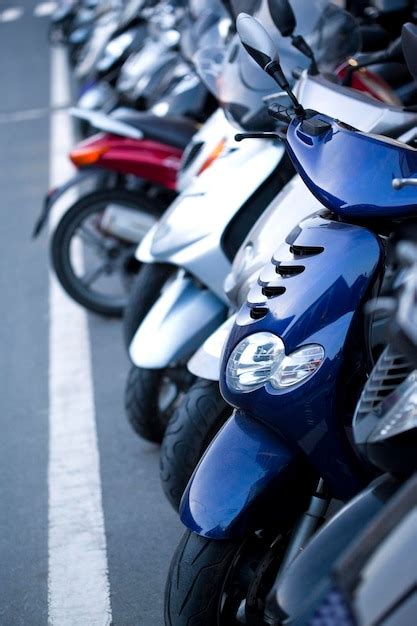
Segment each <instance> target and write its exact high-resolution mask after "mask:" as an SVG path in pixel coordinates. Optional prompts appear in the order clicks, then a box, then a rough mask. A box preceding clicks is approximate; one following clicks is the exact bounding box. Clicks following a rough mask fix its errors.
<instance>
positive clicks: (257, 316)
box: [250, 307, 268, 320]
mask: <svg viewBox="0 0 417 626" xmlns="http://www.w3.org/2000/svg"><path fill="white" fill-rule="evenodd" d="M267 313H268V309H267V308H266V307H257V308H256V309H251V310H250V316H251V318H252V319H253V320H261V319H262V318H263V317H265V315H266V314H267Z"/></svg>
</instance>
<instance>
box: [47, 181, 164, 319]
mask: <svg viewBox="0 0 417 626" xmlns="http://www.w3.org/2000/svg"><path fill="white" fill-rule="evenodd" d="M108 208H109V210H111V211H113V212H116V214H117V212H118V214H119V215H123V216H124V217H125V218H126V217H127V216H131V217H129V221H130V223H131V224H133V225H134V238H135V239H134V241H133V240H132V238H131V239H128V238H127V236H123V235H115V234H114V233H112V232H110V231H109V228H108V226H106V225H105V219H104V217H105V214H106V213H105V212H106V210H107V209H108ZM113 214H114V213H113ZM157 217H158V215H157V212H156V210H155V206H154V205H153V204H152V203H151V202H150V201H149V200H148V199H147V198H146V197H145V196H143V194H141V193H136V192H132V191H128V190H125V189H109V190H106V191H95V192H93V193H90V194H88V195H86V196H84V197H82V198H80V199H79V200H78V201H77V202H75V204H74V205H73V206H72V207H71V208H69V209H68V210H67V211H66V212H65V213H64V215H63V217H62V218H61V220H60V221H59V223H58V225H57V227H56V229H55V231H54V233H53V236H52V241H51V259H52V265H53V267H54V270H55V273H56V275H57V278H58V280H59V281H60V283H61V285H62V287H63V288H64V289H65V291H66V292H67V293H68V295H70V296H71V297H72V298H73V299H74V300H76V301H77V302H78V303H79V304H81V305H82V306H84V307H85V308H87V309H89V310H90V311H94V312H95V313H100V314H101V315H109V316H120V315H121V314H122V312H123V310H124V308H125V306H126V304H127V300H128V293H129V291H130V287H131V284H132V280H133V277H134V276H135V275H136V273H137V271H138V268H139V263H138V262H137V261H136V259H135V254H134V253H135V249H136V246H137V244H138V243H139V242H140V240H141V238H142V237H143V236H144V235H145V234H146V233H147V231H148V229H149V228H150V227H151V226H152V225H153V224H154V223H155V222H156V219H157ZM130 235H132V233H130ZM130 235H129V236H130ZM132 236H133V235H132Z"/></svg>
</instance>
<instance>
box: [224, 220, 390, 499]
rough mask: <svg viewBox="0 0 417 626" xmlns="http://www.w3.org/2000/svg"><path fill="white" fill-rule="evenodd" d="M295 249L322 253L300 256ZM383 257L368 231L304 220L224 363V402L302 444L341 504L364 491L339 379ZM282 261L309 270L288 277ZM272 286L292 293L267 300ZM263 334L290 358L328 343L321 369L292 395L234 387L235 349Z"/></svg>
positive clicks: (267, 276)
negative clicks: (229, 371)
mask: <svg viewBox="0 0 417 626" xmlns="http://www.w3.org/2000/svg"><path fill="white" fill-rule="evenodd" d="M291 246H295V247H298V246H304V247H305V246H309V247H314V248H316V249H317V250H320V249H322V251H321V252H319V253H316V254H312V255H310V256H305V257H297V256H295V255H294V254H293V253H292V252H291ZM382 257H383V254H382V249H381V246H380V242H379V239H378V237H377V236H376V235H374V234H373V233H372V232H370V231H369V230H367V229H365V228H362V227H360V226H354V225H349V224H343V223H340V222H333V221H331V220H329V219H325V218H323V217H321V216H318V215H317V216H314V217H311V218H308V219H306V220H304V221H303V222H301V224H300V225H299V227H298V229H296V230H295V231H293V233H292V234H291V236H290V237H289V238H288V239H287V242H285V243H284V244H282V245H281V246H280V247H279V248H278V250H277V251H276V252H275V253H274V255H273V263H272V264H271V265H270V266H267V267H266V268H265V269H264V270H263V271H262V272H261V276H260V279H259V281H258V283H259V284H258V285H256V286H255V287H254V288H253V289H252V291H251V292H250V294H249V297H248V303H247V304H246V305H244V306H243V307H242V309H241V310H240V312H239V314H238V316H237V319H236V323H235V325H234V327H233V329H232V332H231V335H230V337H229V341H228V344H227V346H226V349H225V352H224V357H223V362H222V375H221V390H222V393H223V395H224V397H225V399H226V400H227V401H228V402H229V403H230V404H231V405H233V406H236V407H239V408H240V409H243V410H244V411H246V412H247V413H248V414H250V415H252V416H254V417H256V418H257V419H259V420H261V421H262V422H263V423H264V424H267V425H269V426H270V427H271V428H272V429H274V430H275V431H276V432H279V433H280V435H281V436H282V437H283V439H284V440H286V441H289V442H292V444H296V445H297V446H298V447H299V449H300V450H301V451H302V452H303V453H304V454H305V455H306V456H307V457H308V459H309V462H310V463H311V464H312V466H313V467H314V468H315V470H316V471H317V473H318V474H319V475H320V476H322V477H323V478H325V480H326V483H327V484H328V486H329V487H330V489H331V490H332V492H333V494H334V495H335V496H336V497H338V498H341V499H348V498H350V497H352V495H354V494H355V493H356V492H357V491H358V489H359V488H360V487H361V486H362V484H363V483H362V479H363V475H362V467H361V465H360V463H359V461H358V460H357V458H356V455H354V453H353V450H352V448H351V446H350V444H349V442H348V440H347V437H346V433H345V430H344V426H343V417H344V415H343V407H340V406H339V402H338V400H339V395H338V391H339V387H338V385H342V384H343V380H341V379H340V378H339V377H340V373H341V367H342V364H343V362H344V350H345V344H346V340H347V338H348V335H349V332H350V330H351V329H352V324H353V322H354V321H355V316H356V313H357V311H358V310H359V308H360V305H361V303H362V301H363V298H364V296H365V293H366V292H367V290H368V289H369V287H370V286H371V284H372V283H373V281H374V280H375V277H376V275H377V274H378V268H379V265H380V262H381V259H382ZM280 264H282V265H285V266H304V271H303V272H302V273H300V274H298V275H296V276H290V277H287V278H283V277H282V276H280V275H279V274H277V273H276V271H275V268H276V267H277V266H279V265H280ZM265 286H269V287H273V286H281V287H285V289H286V291H285V293H284V294H282V295H279V296H276V297H273V298H267V297H265V296H264V295H263V293H262V287H265ZM258 307H261V308H263V309H265V310H266V311H267V312H266V314H265V316H264V317H263V318H262V319H258V320H253V319H252V317H251V310H256V309H257V308H258ZM261 331H268V332H272V333H274V334H276V335H278V336H279V337H281V338H282V340H283V341H284V344H285V348H286V353H287V354H288V353H290V352H292V351H293V350H295V349H296V348H298V347H300V346H301V345H305V344H308V343H317V344H320V345H322V346H323V347H324V349H325V360H324V362H323V364H322V366H321V367H320V369H319V370H318V371H317V372H316V374H315V375H314V376H313V377H312V378H310V379H309V380H307V382H305V383H301V384H299V385H296V386H294V387H290V388H288V389H286V390H277V389H275V388H273V387H272V386H271V385H270V384H268V385H267V386H266V387H263V388H261V389H258V390H256V391H253V392H251V393H244V394H242V393H237V392H234V391H232V390H230V389H229V388H228V387H227V385H226V382H225V367H226V363H227V360H228V358H229V356H230V354H231V352H232V350H233V349H234V347H235V346H236V344H237V343H239V342H240V341H241V340H242V339H243V338H244V337H246V336H247V335H250V334H253V333H256V332H261ZM218 462H219V463H221V460H220V459H219V461H218ZM242 480H244V478H242Z"/></svg>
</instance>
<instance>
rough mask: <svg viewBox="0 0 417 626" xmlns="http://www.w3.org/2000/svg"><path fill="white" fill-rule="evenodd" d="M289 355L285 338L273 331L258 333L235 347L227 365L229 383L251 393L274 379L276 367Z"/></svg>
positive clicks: (233, 388)
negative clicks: (284, 341) (273, 374)
mask: <svg viewBox="0 0 417 626" xmlns="http://www.w3.org/2000/svg"><path fill="white" fill-rule="evenodd" d="M284 356H285V352H284V344H283V342H282V340H281V339H280V338H279V337H277V336H276V335H273V334H272V333H256V334H254V335H249V337H246V338H245V339H243V340H242V341H241V342H240V343H239V344H238V345H237V346H236V348H235V349H234V350H233V352H232V354H231V355H230V357H229V361H228V363H227V367H226V383H227V386H228V387H229V388H230V389H232V390H234V391H242V392H244V393H247V392H249V391H254V390H255V389H259V387H262V386H263V385H264V384H265V383H267V382H268V380H269V379H270V378H271V374H272V370H273V369H274V367H276V364H277V363H278V362H279V361H280V360H281V359H283V358H284Z"/></svg>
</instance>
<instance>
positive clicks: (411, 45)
mask: <svg viewBox="0 0 417 626" xmlns="http://www.w3.org/2000/svg"><path fill="white" fill-rule="evenodd" d="M401 43H402V46H403V52H404V57H405V61H406V63H407V67H408V69H409V72H410V74H411V76H412V77H413V78H414V80H417V26H415V25H414V24H411V23H410V22H408V23H407V24H404V26H403V28H402V31H401Z"/></svg>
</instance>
